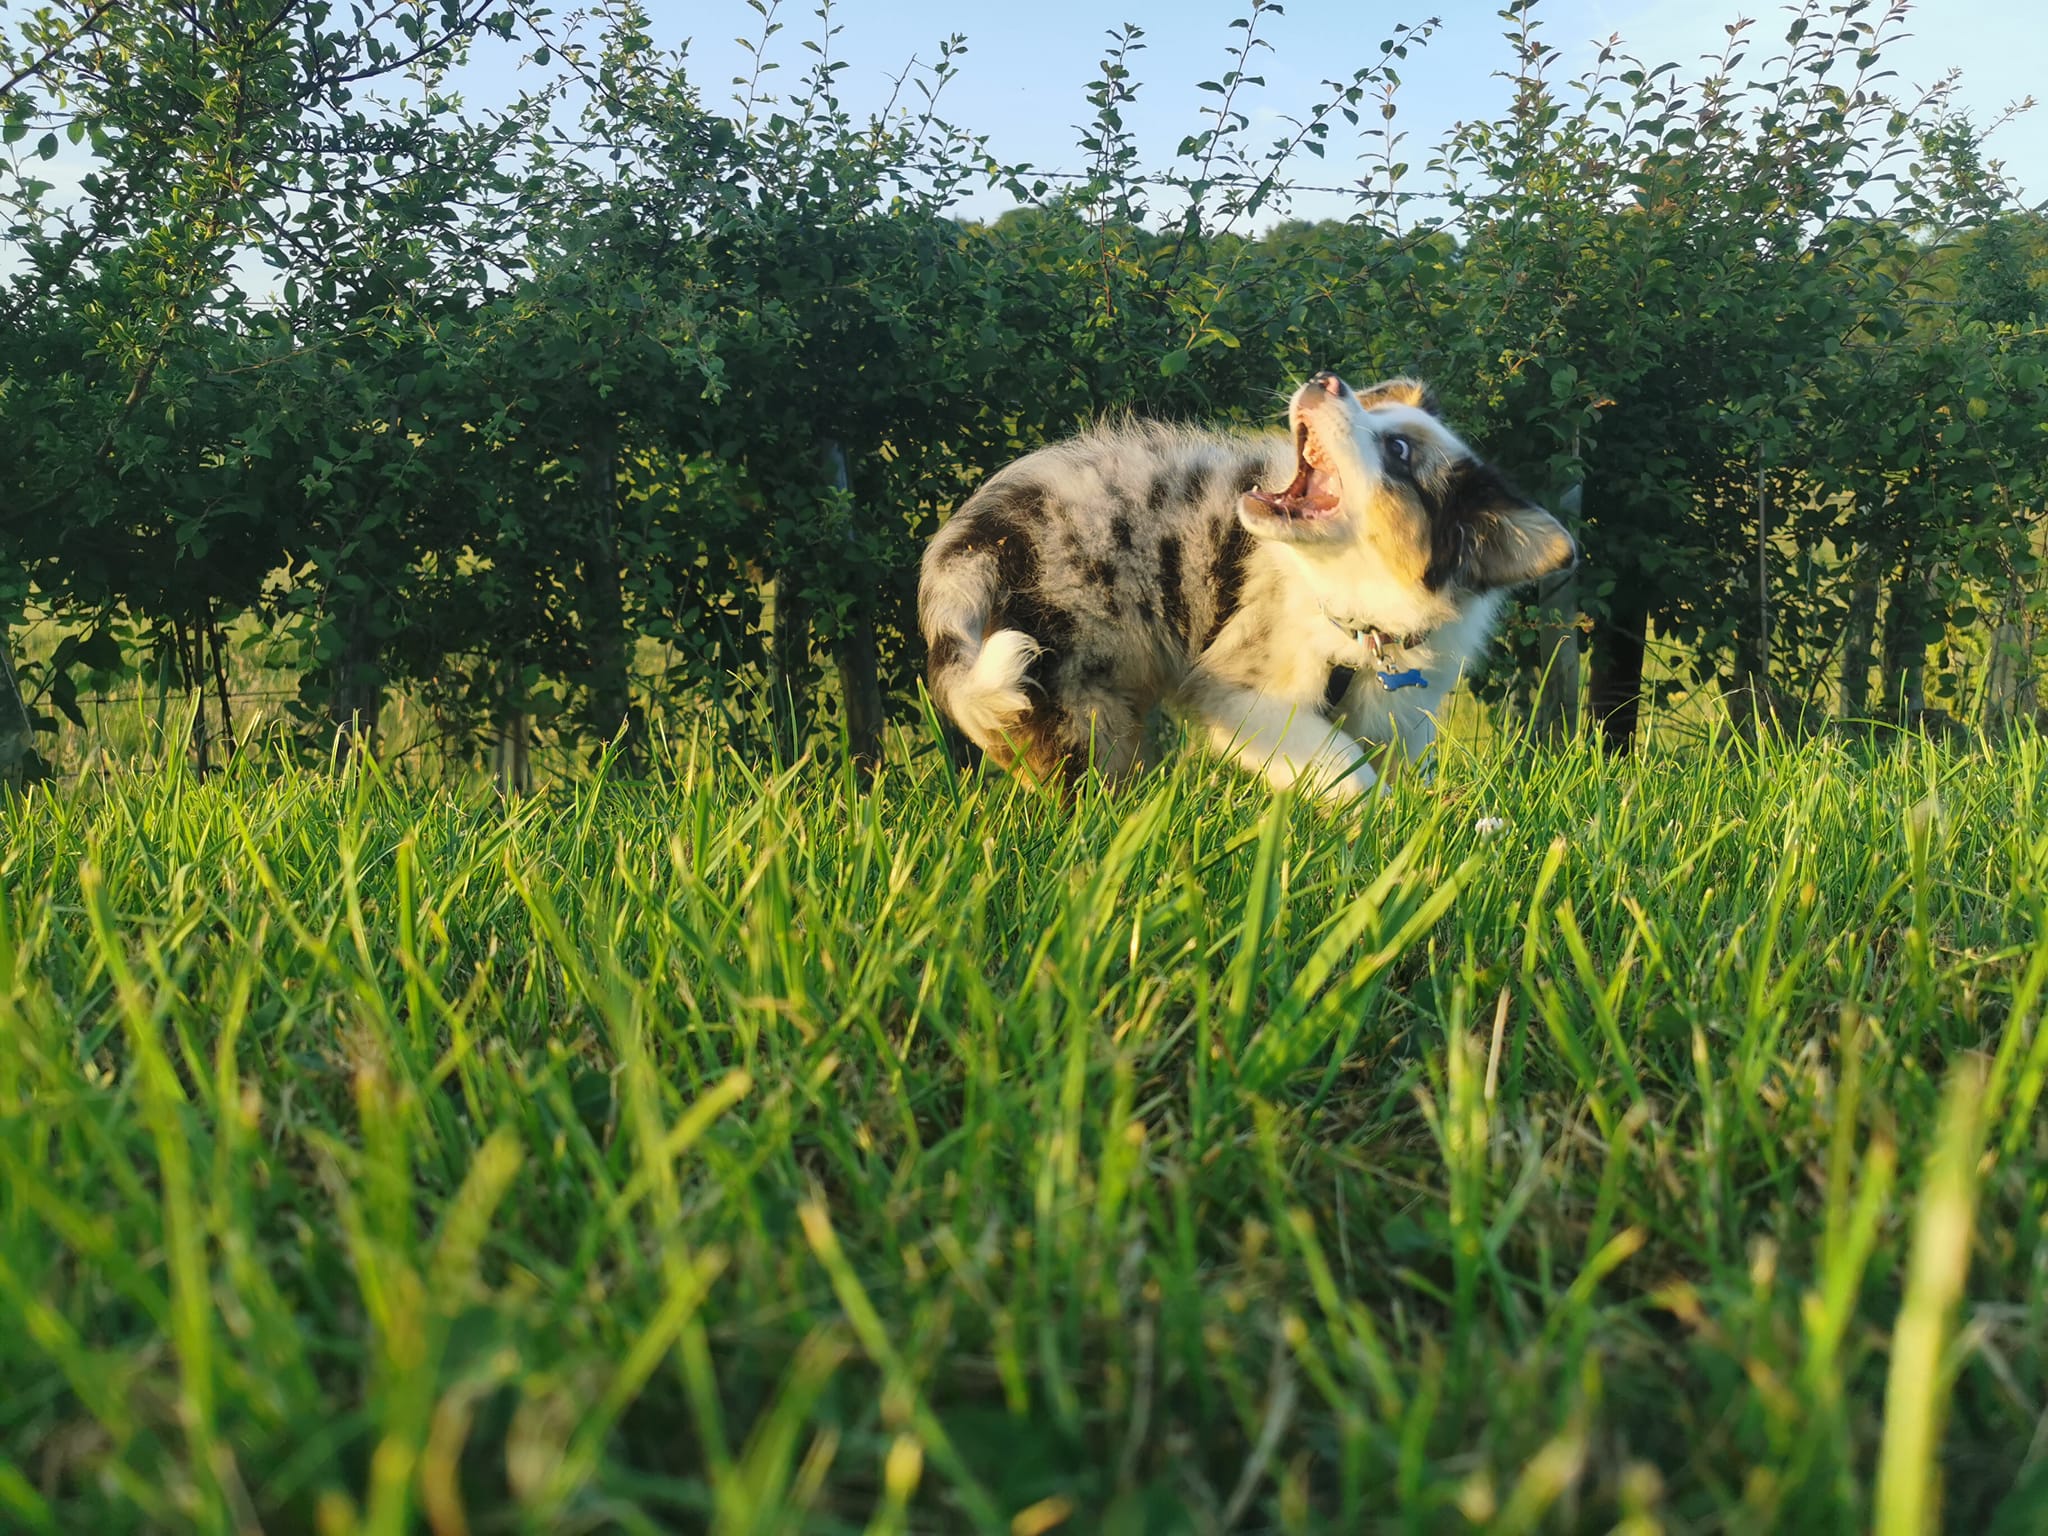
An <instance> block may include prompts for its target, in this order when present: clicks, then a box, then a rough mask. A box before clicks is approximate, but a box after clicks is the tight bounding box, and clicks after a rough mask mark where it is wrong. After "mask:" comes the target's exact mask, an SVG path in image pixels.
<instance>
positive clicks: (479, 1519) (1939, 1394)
mask: <svg viewBox="0 0 2048 1536" xmlns="http://www.w3.org/2000/svg"><path fill="white" fill-rule="evenodd" d="M2044 778H2048V748H2044V744H2043V742H2041V741H2040V740H2038V739H2034V738H2031V737H2028V738H2022V739H2019V740H2016V741H2013V742H2011V743H2009V744H2006V745H2005V746H2003V747H2001V748H1999V749H1998V750H1996V751H1986V752H1972V753H1956V752H1943V751H1938V750H1936V749H1934V748H1932V747H1929V746H1926V745H1924V744H1909V745H1907V746H1904V747H1901V748H1900V749H1898V750H1896V751H1892V752H1889V753H1886V754H1883V755H1877V756H1874V757H1873V756H1868V755H1865V754H1858V753H1855V752H1852V751H1851V750H1850V749H1848V748H1846V747H1844V746H1842V745H1839V744H1831V743H1816V744H1809V745H1805V746H1799V747H1790V746H1768V747H1765V748H1761V749H1756V748H1747V747H1744V746H1742V745H1740V744H1734V743H1721V744H1710V745H1708V746H1705V747H1694V746H1688V747H1685V748H1684V749H1683V750H1667V749H1663V748H1659V747H1657V746H1655V745H1654V744H1653V745H1652V747H1651V748H1650V749H1649V750H1647V751H1645V752H1643V753H1642V754H1640V755H1639V756H1637V757H1636V758H1634V759H1632V760H1630V761H1627V762H1622V763H1604V762H1602V761H1600V760H1599V759H1598V758H1597V757H1594V756H1592V755H1588V754H1584V753H1577V754H1574V753H1566V754H1562V755H1555V756H1544V757H1534V758H1531V757H1523V756H1518V755H1516V754H1515V753H1514V752H1512V751H1511V750H1509V749H1508V748H1506V747H1504V746H1495V747H1487V748H1485V749H1483V750H1481V751H1480V752H1478V753H1477V754H1476V755H1459V754H1457V753H1452V754H1451V755H1449V756H1448V757H1447V759H1446V761H1445V763H1444V765H1443V769H1442V772H1441V773H1440V775H1439V777H1438V779H1437V781H1436V782H1435V783H1434V784H1433V785H1429V786H1411V787H1407V788H1404V789H1402V790H1401V791H1400V792H1399V793H1398V794H1396V795H1395V796H1393V797H1392V798H1390V799H1387V800H1385V801H1382V802H1380V803H1378V804H1375V805H1373V806H1372V807H1370V808H1369V809H1368V810H1367V811H1366V812H1365V813H1364V814H1362V815H1359V816H1357V817H1355V818H1351V819H1348V820H1346V819H1331V818H1329V817H1326V816H1324V815H1322V814H1321V813H1319V812H1317V811H1315V810H1313V809H1311V808H1308V807H1306V806H1303V805H1300V804H1297V803H1294V802H1292V801H1288V800H1281V801H1278V802H1275V801H1272V800H1270V799H1269V798H1268V797H1267V796H1266V795H1265V794H1264V793H1263V792H1262V791H1260V790H1259V789H1258V788H1257V787H1256V786H1254V785H1252V784H1250V783H1249V782H1247V781H1245V780H1243V779H1242V778H1240V777H1239V776H1237V775H1235V774H1233V773H1229V772H1227V771H1222V770H1218V769H1216V768H1214V767H1212V766H1209V765H1206V764H1203V763H1201V762H1197V761H1184V762H1181V763H1178V764H1177V765H1175V766H1174V767H1173V768H1172V769H1170V770H1168V771H1163V772H1161V773H1158V774H1155V775H1153V776H1151V777H1149V778H1146V779H1143V780H1141V781H1139V782H1138V783H1136V784H1135V785H1133V786H1131V787H1130V788H1128V789H1126V790H1124V791H1122V792H1120V793H1106V792H1103V791H1101V790H1099V789H1094V788H1090V789H1086V790H1084V791H1083V792H1081V793H1080V794H1079V795H1078V797H1076V798H1075V799H1074V800H1072V801H1071V802H1062V801H1060V800H1057V799H1052V798H1047V797H1043V796H1040V795H1037V794H1034V793H1031V792H1028V791H1021V790H1019V789H1017V788H1015V787H1013V786H1012V785H1010V784H1008V783H1007V782H1005V781H1002V780H1000V779H996V778H978V777H974V776H957V775H955V774H954V773H953V772H952V771H950V770H949V769H948V768H947V767H946V765H945V764H944V762H943V760H942V759H941V758H940V757H939V756H938V755H937V754H935V753H931V752H925V753H922V754H918V755H906V756H905V757H904V758H903V759H902V760H901V761H899V762H898V763H897V764H896V765H895V766H892V767H891V768H890V769H889V770H888V771H887V772H885V773H884V775H883V776H882V777H881V778H880V780H879V781H878V782H877V783H876V784H875V785H873V786H872V787H866V786H863V785H862V784H861V783H859V782H858V781H857V780H856V779H854V778H853V777H852V776H851V775H850V774H848V773H846V772H843V771H840V770H837V769H831V768H826V767H819V766H813V767H809V768H805V769H803V770H800V771H798V772H796V773H794V774H792V775H790V776H787V777H783V778H764V777H763V776H761V775H760V774H759V773H758V772H757V771H756V770H755V769H754V768H753V767H751V766H750V765H748V764H745V763H741V762H737V761H734V760H732V759H730V758H722V757H717V756H712V755H705V754H696V755H692V754H689V753H682V754H679V755H678V757H677V759H676V760H675V762H674V764H673V773H672V775H671V776H670V779H669V781H667V782H664V783H662V784H660V785H644V784H627V783H621V782H606V781H605V780H604V778H603V776H602V775H599V776H598V777H597V778H595V779H593V780H592V781H591V782H588V783H585V784H582V785H579V786H576V787H573V788H558V789H555V790H552V791H549V792H545V793H542V794H540V795H538V796H536V797H534V798H532V799H530V800H527V801H525V802H520V803H512V804H507V803H505V802H502V801H500V800H499V799H497V798H495V797H494V796H492V795H491V794H490V793H489V792H487V791H486V790H483V789H481V788H477V789H474V790H464V789H450V788H447V787H435V786H430V785H424V784H415V783H411V782H407V781H404V780H400V779H394V778H389V777H385V776H382V775H380V773H379V772H378V771H376V770H375V769H373V768H359V769H355V770H351V771H350V772H348V773H346V774H344V775H341V776H338V777H336V776H325V775H317V774H308V773H304V772H300V771H295V770H292V769H290V768H289V767H287V766H285V764H284V763H283V762H282V761H265V760H263V759H262V757H261V755H260V754H247V755H245V756H244V757H243V759H242V760H241V761H240V762H239V763H238V764H237V765H236V766H235V767H234V768H233V769H232V770H230V771H229V772H227V773H225V774H220V775H216V776H215V777H214V778H212V779H210V780H209V781H207V782H205V783H199V782H195V781H194V779H193V778H192V777H191V776H190V775H189V774H187V773H186V772H185V771H183V770H182V769H181V768H180V767H179V766H177V765H176V764H175V763H173V764H168V765H163V766H158V767H153V768H150V769H148V770H146V771H139V772H134V773H124V772H108V773H105V774H94V775H89V776H87V777H86V778H84V779H82V780H80V781H79V782H77V783H75V784H72V785H68V786H66V787H64V788H63V789H61V790H60V791H59V792H57V793H55V794H51V793H47V792H38V793H37V794H36V795H35V796H34V797H32V798H30V799H28V800H26V801H22V802H18V803H14V804H11V805H8V806H6V807H5V808H4V809H0V831H4V834H5V840H6V841H5V852H4V854H0V1383H4V1386H0V1528H5V1529H10V1530H14V1529H18V1530H23V1531H42V1532H73V1531H81V1530H90V1531H93V1532H97V1533H113V1532H120V1531H128V1530H145V1529H146V1530H179V1531H182V1530H199V1531H232V1532H245V1531H255V1530H264V1531H273V1532H274V1531H301V1530H304V1531H314V1530H317V1531H322V1532H329V1533H347V1532H375V1533H382V1536H395V1533H398V1532H401V1531H416V1530H419V1531H431V1532H433V1533H435V1536H452V1533H458V1532H465V1531H467V1532H477V1533H482V1532H487V1531H503V1530H530V1531H546V1532H561V1531H622V1532H641V1531H667V1530H675V1531H695V1530H703V1529H716V1530H720V1531H735V1532H738V1531H747V1532H797V1531H819V1532H833V1531H857V1530H871V1531H878V1532H906V1531H978V1530H989V1531H998V1532H1001V1531H1009V1532H1015V1533H1020V1536H1035V1533H1041V1532H1045V1531H1050V1530H1055V1529H1058V1530H1075V1531H1082V1530H1086V1531H1095V1530H1101V1531H1111V1532H1130V1533H1139V1532H1168V1531H1182V1530H1192V1531H1221V1530H1225V1529H1241V1530H1283V1531H1330V1532H1360V1531H1378V1530H1388V1531H1457V1530H1465V1529H1484V1530H1489V1531H1501V1532H1515V1531H1538V1530H1568V1531H1578V1530H1590V1531H1604V1530H1621V1531H1626V1532H1629V1533H1633V1536H1644V1533H1648V1532H1652V1531H1659V1530H1662V1531H1671V1532H1680V1531H1710V1530H1711V1531H1722V1530H1785V1531H1802V1532H1808V1531H1811V1532H1830V1531H1863V1530H1868V1529H1871V1528H1873V1527H1875V1528H1877V1529H1881V1530H1883V1531H1885V1532H1888V1533H1889V1532H1900V1533H1907V1532H1912V1533H1917V1532H1920V1531H1923V1530H1928V1529H1936V1528H1940V1529H1949V1530H1957V1531H1972V1532H1977V1531H2001V1532H2011V1533H2021V1532H2034V1531H2039V1530H2042V1529H2044V1528H2048V1420H2044V1417H2043V1411H2044V1402H2048V1225H2044V1221H2048V1157H2044V1153H2048V1125H2044V1117H2043V1114H2042V1104H2041V1099H2042V1092H2043V1086H2044V1081H2048V1030H2043V1029H2042V1028H2041V1026H2040V1013H2041V1003H2042V991H2043V984H2044V980H2048V789H2044V787H2043V781H2044ZM1481 816H1491V817H1500V818H1504V819H1505V821H1506V827H1505V829H1504V830H1502V831H1500V832H1499V833H1498V834H1497V835H1493V836H1490V837H1489V836H1483V835H1481V834H1480V832H1479V831H1478V830H1477V829H1476V828H1475V820H1476V819H1477V818H1478V817H1481Z"/></svg>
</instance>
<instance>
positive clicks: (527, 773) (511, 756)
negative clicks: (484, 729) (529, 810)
mask: <svg viewBox="0 0 2048 1536" xmlns="http://www.w3.org/2000/svg"><path fill="white" fill-rule="evenodd" d="M519 673H520V668H519V666H518V665H517V663H513V664H512V665H510V666H508V667H507V669H506V671H505V674H504V677H503V679H502V681H501V682H500V684H499V689H500V691H499V706H498V741H497V746H496V747H495V748H494V749H493V751H492V754H491V768H492V771H493V773H495V774H496V776H497V780H498V791H499V793H501V794H503V795H505V796H506V797H507V798H510V797H512V796H514V795H530V794H532V793H533V762H532V759H531V757H530V756H529V755H528V747H529V743H528V739H527V738H528V737H529V736H530V735H531V730H530V728H529V726H528V723H527V718H526V701H525V699H524V698H522V697H521V696H520V692H519Z"/></svg>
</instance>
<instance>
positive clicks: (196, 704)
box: [171, 622, 213, 779]
mask: <svg viewBox="0 0 2048 1536" xmlns="http://www.w3.org/2000/svg"><path fill="white" fill-rule="evenodd" d="M171 636H172V638H173V640H174V641H175V643H176V645H177V648H178V681H179V682H180V683H182V684H183V685H184V689H185V698H186V701H187V702H188V703H190V704H191V706H192V725H191V738H190V744H191V748H192V762H193V768H194V771H195V772H197V774H198V775H199V777H200V778H202V779H203V778H205V777H206V775H207V774H208V772H210V771H211V769H212V767H213V742H212V739H211V735H210V733H209V732H208V730H207V727H206V631H205V629H204V627H203V626H202V625H199V624H197V623H194V624H190V625H188V624H185V623H182V622H180V623H174V624H173V625H172V626H171Z"/></svg>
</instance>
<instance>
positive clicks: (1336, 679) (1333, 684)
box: [1323, 611, 1430, 710]
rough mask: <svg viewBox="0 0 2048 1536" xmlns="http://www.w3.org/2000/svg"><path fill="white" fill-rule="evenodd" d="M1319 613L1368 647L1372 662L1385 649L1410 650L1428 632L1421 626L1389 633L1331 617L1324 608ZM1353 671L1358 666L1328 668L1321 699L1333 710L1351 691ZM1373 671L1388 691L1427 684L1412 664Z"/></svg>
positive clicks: (1370, 626)
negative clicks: (1395, 669)
mask: <svg viewBox="0 0 2048 1536" xmlns="http://www.w3.org/2000/svg"><path fill="white" fill-rule="evenodd" d="M1323 617H1324V618H1326V619H1329V621H1330V622H1331V623H1332V624H1334V625H1336V626H1337V628H1339V629H1341V630H1343V631H1344V633H1345V634H1347V635H1349V636H1350V637H1351V643H1352V644H1353V645H1359V646H1363V647H1364V648H1365V649H1366V650H1368V651H1370V652H1371V653H1372V657H1373V660H1374V661H1375V662H1378V661H1382V660H1384V659H1385V657H1386V653H1387V651H1388V650H1389V649H1395V650H1403V651H1406V650H1413V649H1414V648H1415V647H1416V646H1418V645H1420V644H1422V642H1423V641H1425V640H1427V639H1428V638H1429V634H1430V632H1429V631H1428V630H1421V631H1419V632H1417V633H1415V634H1409V635H1389V634H1387V633H1386V632H1385V631H1384V630H1381V629H1379V628H1377V627H1376V626H1374V625H1371V624H1360V623H1357V622H1356V621H1355V620H1354V621H1351V622H1346V621H1345V620H1343V619H1339V618H1335V617H1333V616H1332V615H1331V614H1330V613H1328V612H1327V611H1326V612H1325V613H1324V614H1323ZM1357 675H1358V668H1356V667H1346V666H1335V667H1332V668H1330V679H1329V682H1328V684H1327V685H1326V686H1325V687H1324V690H1323V702H1324V703H1325V704H1326V705H1327V706H1328V707H1329V708H1331V709H1333V710H1334V709H1335V708H1336V707H1337V705H1338V703H1339V702H1340V701H1341V700H1342V699H1343V697H1344V695H1345V694H1346V693H1348V692H1350V691H1351V680H1352V679H1353V678H1354V677H1356V676H1357ZM1373 675H1374V676H1375V677H1377V678H1378V679H1379V683H1380V686H1381V687H1382V688H1384V689H1386V690H1387V692H1389V693H1394V692H1396V691H1398V690H1400V689H1402V688H1426V687H1428V686H1429V679H1428V678H1427V677H1425V676H1424V675H1423V674H1422V672H1421V671H1420V670H1419V669H1418V668H1415V667H1409V668H1407V669H1406V670H1405V671H1401V672H1388V671H1385V670H1383V669H1381V668H1380V667H1378V666H1375V667H1374V668H1373Z"/></svg>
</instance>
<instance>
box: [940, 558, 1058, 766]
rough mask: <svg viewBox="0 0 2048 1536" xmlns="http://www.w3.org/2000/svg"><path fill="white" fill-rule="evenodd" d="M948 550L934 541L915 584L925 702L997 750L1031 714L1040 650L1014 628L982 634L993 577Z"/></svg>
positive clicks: (983, 566) (982, 563)
mask: <svg viewBox="0 0 2048 1536" xmlns="http://www.w3.org/2000/svg"><path fill="white" fill-rule="evenodd" d="M952 544H953V541H951V540H948V539H947V538H945V536H944V535H943V534H941V535H940V537H939V538H938V539H936V540H934V541H933V543H932V546H931V548H930V549H929V550H927V551H926V553H925V559H924V570H923V573H922V579H921V580H920V581H919V583H918V593H917V607H918V618H919V621H920V627H921V628H922V629H923V630H924V641H925V646H926V648H927V650H928V651H929V653H930V657H931V672H930V677H931V690H932V698H933V700H934V701H936V702H937V704H938V706H939V708H940V709H941V710H942V711H943V712H944V713H945V715H946V717H947V718H948V719H950V720H951V721H952V722H953V723H954V724H955V725H957V726H958V727H960V729H961V731H962V732H964V733H965V735H966V736H967V739H968V740H970V741H972V742H973V743H974V744H975V745H976V746H978V747H980V748H982V750H984V751H1000V750H1002V748H1003V746H1004V744H1005V741H1006V739H1007V737H1008V736H1009V735H1010V734H1011V732H1012V730H1013V729H1014V727H1015V726H1016V724H1017V722H1018V720H1019V719H1020V718H1021V717H1022V716H1023V715H1024V714H1025V713H1026V711H1028V710H1029V709H1030V708H1031V695H1030V694H1029V693H1028V692H1027V691H1026V688H1025V679H1026V676H1027V674H1028V673H1029V671H1030V667H1031V663H1032V662H1033V661H1035V660H1037V659H1038V657H1039V655H1040V654H1041V653H1043V651H1044V649H1045V647H1044V646H1042V645H1040V644H1039V643H1038V641H1036V640H1035V639H1033V638H1032V637H1031V636H1030V635H1027V634H1025V633H1024V631H1022V630H1021V629H999V630H997V631H995V632H994V633H993V634H989V633H987V627H988V621H989V618H990V615H991V612H992V611H993V609H994V606H995V597H996V592H995V572H994V571H993V570H992V569H989V565H990V562H988V561H986V560H977V559H975V558H973V557H972V556H971V555H969V554H968V553H967V552H966V551H964V550H959V549H955V548H953V547H952Z"/></svg>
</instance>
